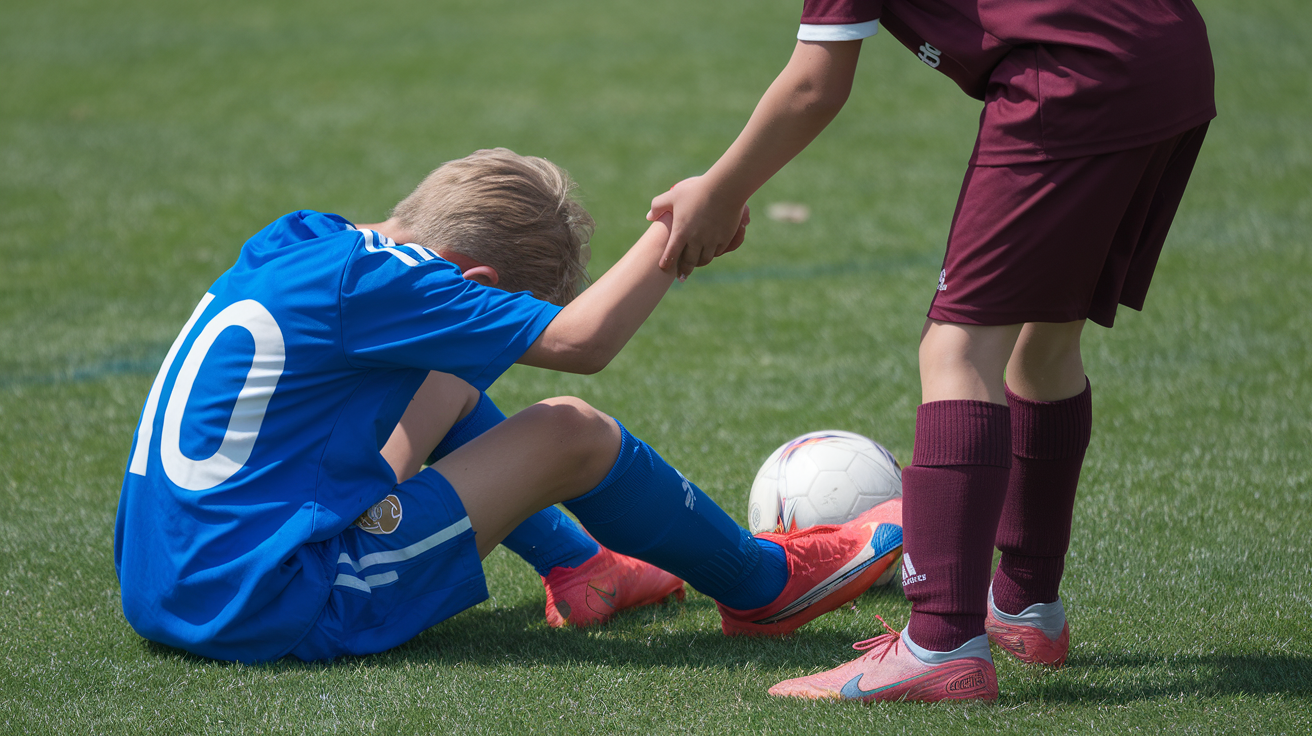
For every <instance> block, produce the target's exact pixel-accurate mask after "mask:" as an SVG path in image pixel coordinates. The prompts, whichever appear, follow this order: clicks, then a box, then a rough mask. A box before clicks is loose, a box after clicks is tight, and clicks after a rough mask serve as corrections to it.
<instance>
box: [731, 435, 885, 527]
mask: <svg viewBox="0 0 1312 736" xmlns="http://www.w3.org/2000/svg"><path fill="white" fill-rule="evenodd" d="M901 496H902V467H901V466H900V465H898V463H897V460H896V459H894V457H893V454H892V453H890V452H889V451H888V450H886V449H884V447H883V445H880V444H879V443H878V442H875V441H874V440H872V439H870V438H868V437H863V436H861V435H859V434H855V433H853V432H844V431H842V430H837V429H828V430H822V431H819V432H810V433H808V434H804V435H802V436H801V437H797V438H794V439H792V440H789V441H788V442H786V443H784V445H783V446H782V447H780V448H779V449H777V450H775V451H774V453H773V454H771V455H770V457H769V458H768V459H766V461H765V464H764V465H762V466H761V469H760V471H758V472H757V474H756V480H754V481H753V482H752V492H751V496H750V497H749V498H748V501H747V522H748V528H750V529H751V531H752V533H753V534H757V533H759V532H789V531H794V530H796V529H805V528H807V527H809V526H815V525H816V524H842V523H844V522H847V521H851V520H852V519H854V518H856V517H857V516H858V515H860V514H861V513H862V512H864V511H866V510H867V509H871V508H874V507H875V506H877V505H879V504H881V503H884V502H885V501H889V500H892V499H895V498H901ZM899 503H900V502H899ZM899 518H900V514H899Z"/></svg>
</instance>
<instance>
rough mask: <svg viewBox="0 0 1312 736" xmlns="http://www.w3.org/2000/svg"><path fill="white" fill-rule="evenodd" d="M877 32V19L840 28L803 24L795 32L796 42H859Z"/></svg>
mask: <svg viewBox="0 0 1312 736" xmlns="http://www.w3.org/2000/svg"><path fill="white" fill-rule="evenodd" d="M878 31H879V19H878V18H876V19H874V20H872V21H867V22H865V23H853V24H851V25H841V26H822V25H810V24H807V23H803V24H802V27H801V28H799V29H798V31H797V40H798V41H859V40H861V39H863V38H869V37H871V36H873V35H875V33H877V32H878Z"/></svg>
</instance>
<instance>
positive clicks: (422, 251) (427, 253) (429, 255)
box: [401, 243, 437, 261]
mask: <svg viewBox="0 0 1312 736" xmlns="http://www.w3.org/2000/svg"><path fill="white" fill-rule="evenodd" d="M401 247H402V248H409V249H410V250H412V251H414V252H416V253H418V254H419V257H420V258H422V259H424V260H425V261H431V260H433V259H434V258H437V254H436V253H434V252H433V251H431V250H429V249H427V248H425V247H424V246H422V245H420V244H418V243H406V244H405V245H402V246H401Z"/></svg>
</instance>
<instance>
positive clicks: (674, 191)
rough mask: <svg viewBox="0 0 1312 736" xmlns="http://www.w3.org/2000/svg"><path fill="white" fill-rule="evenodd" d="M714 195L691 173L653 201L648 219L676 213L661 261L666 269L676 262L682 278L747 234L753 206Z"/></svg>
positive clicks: (741, 239)
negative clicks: (739, 203)
mask: <svg viewBox="0 0 1312 736" xmlns="http://www.w3.org/2000/svg"><path fill="white" fill-rule="evenodd" d="M714 195H715V192H714V191H713V190H712V189H711V188H710V187H708V186H707V185H706V184H705V183H704V182H703V181H702V179H701V177H692V178H690V179H684V180H683V181H681V182H679V183H678V184H675V185H674V186H673V187H671V188H670V191H668V192H665V193H664V194H662V195H660V196H658V197H656V198H655V199H653V200H652V201H651V211H650V212H648V213H647V219H648V220H650V221H653V222H654V221H655V220H657V219H658V218H659V217H660V216H661V215H663V214H666V213H671V212H672V213H673V214H674V227H673V228H672V229H671V231H670V238H669V240H668V241H667V243H666V245H665V251H664V252H663V253H662V254H661V260H660V264H659V265H660V267H661V269H662V270H663V269H666V268H669V266H670V265H672V264H675V263H676V262H677V264H678V269H679V280H680V281H682V280H683V279H686V278H687V277H688V275H689V274H691V273H692V270H693V269H694V268H696V267H697V266H705V265H706V264H708V263H710V262H711V260H712V259H714V258H718V257H719V256H722V255H724V254H725V253H728V252H730V251H733V250H736V249H737V248H738V246H740V245H742V244H743V240H744V239H745V238H746V237H747V225H748V223H750V222H751V219H752V218H751V210H750V208H748V207H747V205H745V204H743V205H732V204H731V205H726V204H725V203H719V202H716V201H714Z"/></svg>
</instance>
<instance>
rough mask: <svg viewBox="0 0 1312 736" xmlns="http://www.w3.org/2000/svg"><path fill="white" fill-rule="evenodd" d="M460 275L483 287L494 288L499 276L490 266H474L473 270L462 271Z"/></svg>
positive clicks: (499, 278)
mask: <svg viewBox="0 0 1312 736" xmlns="http://www.w3.org/2000/svg"><path fill="white" fill-rule="evenodd" d="M462 275H463V276H464V277H465V278H466V279H469V280H470V281H476V282H478V283H480V284H482V285H484V286H496V285H497V281H500V280H501V276H500V275H498V274H497V270H496V269H495V268H492V267H491V266H474V267H473V268H466V269H463V272H462Z"/></svg>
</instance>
